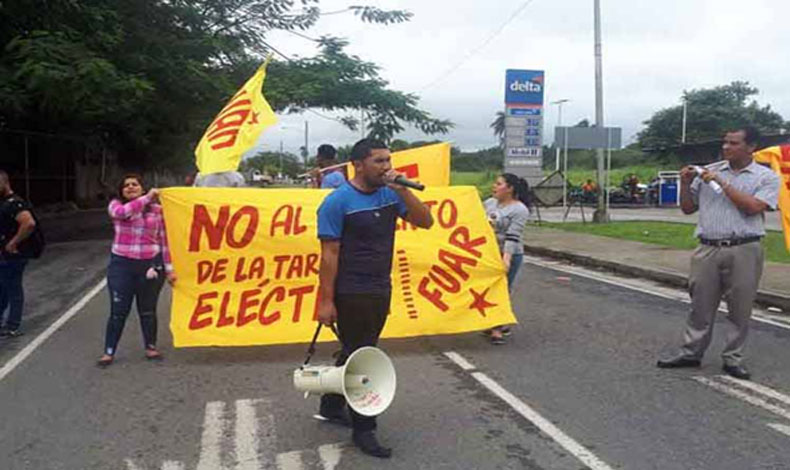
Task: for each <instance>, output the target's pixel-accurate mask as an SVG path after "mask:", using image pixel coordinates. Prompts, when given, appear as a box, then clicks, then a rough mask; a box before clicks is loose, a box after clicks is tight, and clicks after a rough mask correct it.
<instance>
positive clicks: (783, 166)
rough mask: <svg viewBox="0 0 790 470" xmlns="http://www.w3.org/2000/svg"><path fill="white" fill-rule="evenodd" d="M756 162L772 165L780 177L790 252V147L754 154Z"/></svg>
mask: <svg viewBox="0 0 790 470" xmlns="http://www.w3.org/2000/svg"><path fill="white" fill-rule="evenodd" d="M754 160H755V161H757V162H759V163H770V164H771V168H772V169H773V170H774V171H775V172H776V174H777V175H779V178H780V179H781V184H780V186H779V210H781V211H782V227H783V228H784V234H785V248H787V251H788V252H790V145H780V146H776V147H768V148H766V149H763V150H760V151H757V152H755V153H754Z"/></svg>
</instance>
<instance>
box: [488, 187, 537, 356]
mask: <svg viewBox="0 0 790 470" xmlns="http://www.w3.org/2000/svg"><path fill="white" fill-rule="evenodd" d="M529 204H530V202H529V185H528V184H527V182H526V181H524V179H522V178H519V177H518V176H516V175H514V174H512V173H504V174H502V175H500V176H499V177H498V178H497V179H496V181H495V182H494V186H493V187H492V195H491V197H490V198H488V199H486V201H485V202H484V203H483V205H484V207H485V211H486V216H488V221H489V223H490V224H491V226H492V227H493V228H494V233H495V234H496V239H497V244H498V245H499V251H500V253H502V261H503V262H504V263H505V269H507V285H508V290H509V291H510V292H511V293H512V292H513V284H514V283H515V280H516V275H517V274H518V270H519V269H520V268H521V264H522V261H523V259H524V244H523V242H522V238H523V236H524V226H525V225H526V224H527V220H528V219H529V209H528V207H529ZM485 333H486V335H488V336H489V337H490V338H491V344H495V345H501V344H505V336H506V335H509V334H510V328H508V327H505V326H498V327H495V328H492V329H491V330H487V331H485Z"/></svg>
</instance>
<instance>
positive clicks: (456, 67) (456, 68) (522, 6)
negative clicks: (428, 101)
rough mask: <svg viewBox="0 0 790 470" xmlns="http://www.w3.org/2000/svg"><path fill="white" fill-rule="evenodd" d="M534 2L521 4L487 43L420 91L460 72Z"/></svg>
mask: <svg viewBox="0 0 790 470" xmlns="http://www.w3.org/2000/svg"><path fill="white" fill-rule="evenodd" d="M534 1H535V0H527V1H526V2H524V3H523V4H521V6H519V7H518V8H517V9H516V11H514V12H513V13H512V14H511V15H510V17H508V19H507V20H505V22H504V23H502V24H501V25H500V26H499V27H498V28H497V29H496V30H494V32H493V33H491V35H489V36H488V38H486V40H485V41H483V42H482V43H481V44H480V45H479V46H478V47H476V48H475V49H473V50H472V51H471V52H469V53H467V54H466V55H465V56H464V57H463V58H462V59H461V60H460V61H458V62H457V63H456V64H455V65H453V66H452V67H450V68H449V69H447V71H446V72H444V73H443V74H441V75H440V76H439V77H438V78H436V79H435V80H434V81H432V82H430V83H429V84H428V85H426V86H424V87H423V88H422V90H420V91H425V90H427V89H428V88H431V87H433V86H434V85H436V84H438V83H439V82H441V81H442V80H444V79H445V78H446V77H447V76H448V75H450V74H451V73H453V72H455V71H456V70H458V69H459V68H460V67H461V66H462V65H464V63H466V61H467V60H469V59H470V58H472V56H474V55H476V54H477V53H478V52H480V51H481V50H482V49H483V48H484V47H486V46H487V45H488V44H490V43H491V41H493V40H494V38H496V37H497V36H498V35H499V33H501V32H502V30H504V29H505V27H506V26H507V25H509V24H510V23H511V22H512V21H513V20H515V19H516V18H517V17H518V15H520V14H521V12H523V11H524V10H525V9H526V8H527V7H528V6H529V5H530V4H532V2H534Z"/></svg>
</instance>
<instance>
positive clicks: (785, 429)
mask: <svg viewBox="0 0 790 470" xmlns="http://www.w3.org/2000/svg"><path fill="white" fill-rule="evenodd" d="M768 427H769V428H771V429H773V430H774V431H779V432H781V433H782V434H784V435H785V436H787V437H790V426H788V425H786V424H779V423H768Z"/></svg>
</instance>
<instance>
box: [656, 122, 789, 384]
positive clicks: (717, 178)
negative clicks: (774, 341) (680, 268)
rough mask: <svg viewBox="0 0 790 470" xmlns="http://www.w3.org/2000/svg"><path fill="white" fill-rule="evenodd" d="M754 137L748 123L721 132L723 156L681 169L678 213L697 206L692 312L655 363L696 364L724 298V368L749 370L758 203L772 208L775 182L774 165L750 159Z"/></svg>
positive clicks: (761, 209)
mask: <svg viewBox="0 0 790 470" xmlns="http://www.w3.org/2000/svg"><path fill="white" fill-rule="evenodd" d="M758 140H759V133H758V132H757V130H756V129H754V128H751V127H744V128H740V129H736V130H734V131H732V132H728V133H727V134H726V135H725V137H724V143H723V146H722V153H723V156H724V160H723V161H720V162H717V163H714V164H711V165H708V166H707V167H706V168H705V169H702V170H701V171H698V170H697V169H696V168H695V167H686V168H683V170H682V171H681V173H680V178H681V187H680V205H681V209H682V210H683V213H685V214H693V213H694V212H696V211H698V210H699V222H698V224H697V230H696V232H695V233H696V236H697V237H698V238H699V241H700V245H699V246H698V247H697V249H696V250H695V251H694V254H693V256H692V258H691V274H690V276H689V293H690V294H691V313H690V315H689V317H688V321H687V323H686V329H685V333H684V335H683V346H682V347H681V351H680V353H679V354H678V355H676V356H675V357H673V358H670V359H666V360H664V359H662V360H659V361H658V367H661V368H675V367H698V366H699V365H700V363H701V360H702V356H703V354H705V350H706V349H707V347H708V345H709V344H710V341H711V336H712V333H713V324H714V320H715V316H716V312H717V311H718V309H719V303H720V302H721V299H722V298H724V299H726V301H727V304H728V314H727V318H728V320H729V321H730V322H731V323H732V327H733V328H732V330H731V331H730V332H729V334H728V336H727V345H726V346H725V348H724V351H723V353H722V359H723V362H724V365H723V370H724V372H726V373H727V374H729V375H731V376H733V377H736V378H738V379H743V380H748V379H749V378H750V377H751V374H750V373H749V371H748V370H747V369H746V368H745V367H744V366H743V364H742V359H743V347H744V344H745V342H746V336H747V334H748V331H749V319H750V318H751V314H752V304H753V303H754V299H755V296H756V294H757V287H758V285H759V283H760V276H761V275H762V270H763V248H762V245H761V244H760V240H761V239H762V237H763V236H764V235H765V226H764V225H765V211H767V210H776V206H777V200H778V198H779V184H780V181H779V177H778V176H777V175H776V173H774V172H773V171H772V170H770V169H768V168H766V167H763V166H761V165H759V164H757V163H755V162H754V160H753V159H752V152H754V151H755V149H756V146H757V142H758Z"/></svg>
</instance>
